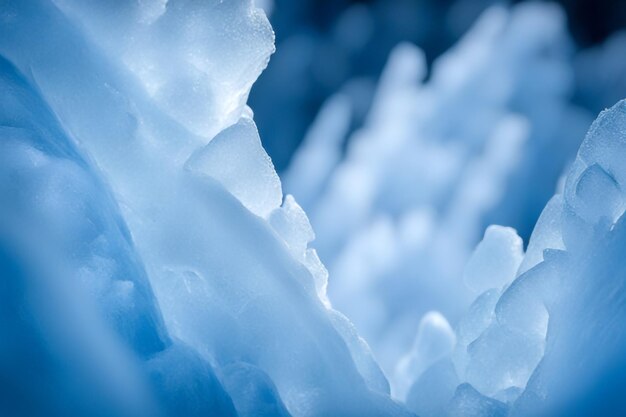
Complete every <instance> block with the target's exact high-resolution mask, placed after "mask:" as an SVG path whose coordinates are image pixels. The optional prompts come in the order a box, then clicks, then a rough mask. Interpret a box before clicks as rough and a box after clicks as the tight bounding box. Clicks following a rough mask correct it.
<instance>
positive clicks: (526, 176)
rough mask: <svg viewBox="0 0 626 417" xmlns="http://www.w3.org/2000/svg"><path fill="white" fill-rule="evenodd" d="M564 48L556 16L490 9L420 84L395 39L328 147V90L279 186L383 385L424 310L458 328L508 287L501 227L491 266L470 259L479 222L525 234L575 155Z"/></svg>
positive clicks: (513, 239) (339, 112) (338, 112)
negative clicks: (352, 123)
mask: <svg viewBox="0 0 626 417" xmlns="http://www.w3.org/2000/svg"><path fill="white" fill-rule="evenodd" d="M572 52H573V45H572V42H571V40H570V39H569V35H568V34H567V30H566V25H565V17H564V14H563V12H562V11H561V9H560V8H559V7H558V6H556V5H554V4H546V3H523V4H519V5H516V6H513V7H510V8H508V7H504V6H494V7H492V8H490V9H488V10H487V11H486V12H485V13H484V14H483V15H482V16H481V17H480V18H479V19H478V21H477V22H476V23H475V25H474V26H473V27H472V29H471V30H470V31H469V32H468V33H467V34H466V35H465V36H464V37H463V38H462V39H461V40H460V41H459V42H458V43H457V44H456V45H455V46H454V47H453V48H451V49H450V50H449V51H447V52H446V53H444V54H443V55H442V56H441V57H439V58H438V59H436V60H435V62H434V64H433V66H432V68H431V69H430V74H429V75H430V77H429V78H428V80H427V81H424V78H425V76H426V72H427V70H426V64H425V59H424V55H423V53H422V52H421V50H420V49H419V48H418V47H416V46H414V45H411V44H408V43H403V44H400V45H398V46H397V47H396V48H395V49H394V50H393V51H392V53H391V55H390V57H389V60H388V63H387V66H386V68H385V70H384V72H383V74H382V76H381V78H380V81H379V84H378V86H377V91H376V94H375V97H374V100H373V103H372V107H371V109H370V111H369V114H368V116H367V119H366V121H365V123H364V125H363V127H362V128H361V129H360V130H358V131H356V132H355V133H353V134H351V135H350V136H349V137H347V138H344V139H343V141H341V140H339V139H337V135H340V134H342V132H344V130H345V129H344V126H345V125H346V123H347V122H346V120H347V119H348V118H349V117H350V114H349V113H348V112H347V111H346V110H344V109H343V107H342V105H341V103H342V96H340V95H339V96H337V97H335V98H333V99H331V100H330V101H329V102H328V103H327V105H326V107H325V108H324V109H323V110H322V112H321V113H320V115H319V118H318V120H317V121H316V123H315V124H314V126H313V128H312V129H311V131H310V132H309V135H308V136H307V138H306V140H305V142H304V144H303V146H302V147H301V149H299V150H298V152H297V153H296V154H295V156H294V158H293V162H292V165H291V166H290V167H289V169H288V171H287V172H286V174H285V182H284V184H285V189H286V191H287V192H289V193H291V194H293V195H294V196H295V197H296V199H297V200H298V201H300V202H301V203H302V205H303V207H304V209H305V210H306V211H307V213H309V216H310V219H311V223H312V225H313V228H314V230H315V233H316V240H315V242H314V245H315V247H316V248H317V251H318V253H319V255H320V258H321V260H322V261H323V262H324V264H325V265H326V266H327V268H328V270H329V274H330V277H331V278H330V280H329V290H328V291H329V298H330V301H331V302H332V303H333V306H335V307H336V308H338V309H339V310H340V311H342V312H344V313H345V314H346V315H347V316H348V317H349V318H350V319H351V320H353V321H354V323H355V325H356V327H357V329H358V330H359V332H360V333H361V334H362V335H363V336H364V337H365V339H366V340H367V341H368V342H369V344H370V346H371V347H372V350H373V352H374V355H375V357H376V358H377V359H378V360H379V361H380V363H381V366H382V367H383V370H384V371H385V373H386V374H387V375H388V376H390V377H391V385H392V387H393V386H394V385H395V384H396V381H394V377H393V376H392V375H394V374H395V369H396V366H397V364H398V362H399V361H400V358H402V357H403V356H405V355H406V353H407V352H408V351H409V350H410V349H411V345H412V343H413V340H414V339H415V335H416V334H417V332H418V327H419V322H420V320H421V317H422V316H423V315H424V314H426V313H427V312H428V311H430V310H435V311H439V312H441V313H442V314H443V315H444V316H445V317H446V319H447V320H448V321H449V322H450V323H451V324H452V326H456V325H457V324H458V322H459V320H460V317H461V316H462V315H463V313H464V311H465V310H466V309H467V308H468V307H469V305H470V303H471V302H472V300H473V299H474V297H475V296H476V295H478V294H480V293H482V292H483V291H485V290H487V289H490V288H498V289H502V287H503V286H504V285H505V284H507V283H509V282H510V281H511V280H512V279H513V277H514V275H515V271H516V270H517V268H518V266H519V263H520V261H521V257H522V241H521V239H520V238H519V237H517V236H516V235H514V234H513V232H512V231H505V230H506V229H489V230H488V232H487V239H486V240H485V241H484V242H483V243H482V244H481V246H480V247H479V248H478V249H477V250H478V251H479V252H484V255H483V257H484V258H489V259H488V260H487V261H486V262H482V263H481V265H480V267H478V266H477V265H472V264H470V265H469V267H468V268H467V269H466V268H465V265H466V262H467V261H468V260H469V259H470V256H471V254H472V252H473V250H474V247H475V245H476V244H477V243H478V242H479V240H480V238H481V237H482V236H483V234H484V231H485V228H486V227H487V226H488V225H489V224H494V223H495V224H500V225H503V226H510V227H513V228H515V229H516V230H518V232H519V233H520V235H521V236H522V237H523V238H528V236H529V235H530V232H531V230H532V228H533V226H534V224H535V222H536V220H537V217H538V216H539V214H540V212H541V210H542V208H543V206H544V205H545V204H546V202H547V201H548V199H549V198H550V197H551V196H552V195H553V193H554V191H555V189H556V187H557V182H558V179H559V177H560V175H561V174H562V170H563V169H564V167H565V164H566V163H567V162H569V161H571V159H572V158H573V156H574V153H575V149H576V146H577V145H578V144H579V143H580V140H581V138H582V137H583V135H584V131H585V129H586V128H587V127H588V126H589V123H590V121H591V120H590V117H589V116H588V115H587V114H586V113H585V111H583V110H581V109H579V108H576V107H574V106H572V105H571V104H570V102H571V101H570V100H571V96H572V94H573V89H574V85H573V80H574V71H573V69H572V66H571V56H572ZM330 108H334V113H333V114H334V118H335V120H332V119H331V117H330V116H329V114H328V111H329V109H330ZM330 124H332V126H331V125H330ZM322 127H323V130H322ZM331 127H332V128H331ZM322 133H324V134H325V135H324V137H323V138H321V137H319V136H320V135H321V134H322ZM344 143H347V147H346V145H345V144H344ZM344 148H345V150H344ZM322 155H325V157H322ZM322 159H323V162H322ZM334 161H337V162H336V163H334ZM330 163H334V166H332V167H329V164H330ZM300 196H302V198H301V197H300ZM492 251H493V254H492ZM491 254H492V255H491ZM509 254H510V256H509ZM464 271H465V273H464ZM465 283H467V284H468V285H469V287H470V289H471V290H470V291H468V288H467V286H466V285H465ZM392 391H394V390H392Z"/></svg>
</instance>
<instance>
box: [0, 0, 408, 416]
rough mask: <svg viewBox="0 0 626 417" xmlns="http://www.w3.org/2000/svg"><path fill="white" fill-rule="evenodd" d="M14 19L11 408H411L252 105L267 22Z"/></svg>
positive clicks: (271, 411)
mask: <svg viewBox="0 0 626 417" xmlns="http://www.w3.org/2000/svg"><path fill="white" fill-rule="evenodd" d="M2 8H3V10H2V15H1V16H2V25H0V54H1V55H2V56H3V57H4V59H3V60H2V66H1V72H0V76H1V77H2V78H1V81H2V84H0V87H1V88H2V89H3V94H2V100H1V104H0V105H1V106H2V107H1V108H0V110H1V112H0V117H2V127H1V128H0V135H1V137H2V141H1V142H0V143H1V144H0V147H1V148H2V152H0V158H1V159H2V164H1V165H0V173H1V175H0V190H1V192H2V199H1V200H0V210H1V211H2V217H1V219H2V220H1V223H0V225H1V227H0V232H1V235H0V239H1V240H0V248H1V250H0V254H1V255H0V259H1V260H0V270H1V271H2V274H3V276H4V274H5V273H6V274H7V275H9V276H11V277H13V279H11V280H8V281H6V282H3V283H2V285H3V287H2V288H5V287H4V286H9V287H10V288H9V289H8V290H6V291H5V290H3V291H0V297H2V300H3V302H2V303H1V304H2V309H4V310H3V311H5V310H6V311H8V312H9V313H8V315H7V316H6V317H7V320H4V319H3V321H2V324H0V332H2V334H3V337H2V338H0V340H2V342H0V345H1V346H2V349H0V363H1V365H2V369H3V370H5V371H6V373H5V372H3V374H7V375H15V377H13V376H11V377H10V379H9V380H8V381H6V384H8V386H9V389H8V390H6V391H4V392H5V393H6V392H8V393H15V394H17V395H12V394H11V395H9V396H8V397H7V398H8V400H7V401H4V398H5V397H3V401H1V402H0V407H4V408H2V409H1V410H0V414H3V415H4V414H8V415H15V414H17V415H20V414H21V412H22V411H28V412H30V411H32V413H31V414H35V415H41V414H42V410H46V413H45V414H46V415H59V416H67V415H94V416H103V417H104V416H107V417H108V416H118V415H119V416H137V415H141V416H145V415H168V416H175V415H186V416H196V415H237V414H239V415H288V414H289V415H294V416H323V415H385V416H387V415H400V416H402V415H409V412H408V411H406V410H405V409H404V407H403V406H401V405H399V404H397V403H395V402H394V401H392V400H391V399H390V397H389V395H388V385H387V383H386V380H385V377H384V376H383V374H382V372H381V371H380V369H379V368H378V365H377V364H376V362H375V361H374V360H373V359H372V356H371V354H370V352H369V348H368V347H367V344H366V343H365V342H364V341H363V340H362V339H360V338H359V337H358V335H357V334H356V332H355V331H354V329H353V327H352V325H351V324H350V322H349V321H348V320H347V319H346V318H345V317H343V316H338V315H337V313H336V312H334V311H333V310H331V309H330V308H329V306H328V303H327V302H326V304H324V302H323V301H325V300H324V294H325V282H326V278H327V275H326V270H325V268H324V267H323V265H322V264H321V262H320V261H319V259H318V258H317V256H316V253H315V251H314V250H313V249H312V248H310V247H309V246H308V244H309V242H310V240H311V239H312V238H313V234H312V231H311V228H310V226H309V224H308V219H307V217H306V215H305V214H304V212H303V211H302V210H301V209H300V208H299V206H298V205H297V204H296V203H295V201H294V200H293V199H291V198H290V197H287V198H286V199H285V201H284V202H283V201H282V200H283V197H282V192H281V185H280V181H279V180H278V177H277V176H276V173H275V171H274V169H273V166H272V163H271V161H270V160H269V159H268V157H267V155H266V154H265V152H264V150H263V149H262V147H261V145H260V141H259V137H258V135H257V132H256V128H255V126H254V123H253V121H252V120H251V112H250V111H249V110H248V109H247V108H246V107H245V101H246V98H247V95H248V92H249V89H250V86H251V84H252V82H253V81H254V80H255V78H256V76H257V75H258V74H259V72H260V71H261V69H262V68H263V67H264V66H265V65H266V63H267V59H268V55H269V54H270V52H271V51H272V50H273V34H272V31H271V28H270V27H269V25H268V23H267V20H266V18H265V16H264V14H263V13H262V12H261V11H260V9H257V8H255V7H254V6H253V4H252V3H251V2H250V1H245V0H233V1H228V2H222V1H214V2H213V1H209V2H200V3H197V2H190V1H182V0H171V1H169V2H167V3H164V2H155V3H150V2H132V1H128V2H127V1H120V2H113V3H111V2H108V1H97V0H96V1H90V2H86V3H85V2H78V1H71V0H67V1H65V0H59V1H54V2H49V1H44V0H27V1H20V2H5V3H3V4H2ZM9 62H10V63H11V64H9ZM281 203H282V206H281ZM25 268H26V269H25ZM30 269H32V270H30ZM5 297H6V300H5ZM5 301H6V302H5ZM3 317H4V316H3ZM24 317H26V318H27V319H26V320H24ZM338 317H343V318H341V319H339V318H338ZM42 320H43V321H42ZM61 324H63V325H61ZM5 336H6V337H5ZM4 347H6V349H4ZM25 347H27V349H25ZM19 368H22V369H29V370H30V371H29V373H19V372H17V370H18V369H19ZM27 375H32V376H33V378H29V377H27ZM6 384H4V382H3V385H4V386H7V385H6ZM47 387H51V388H49V389H48V388H47ZM96 393H97V395H96ZM27 414H28V413H27Z"/></svg>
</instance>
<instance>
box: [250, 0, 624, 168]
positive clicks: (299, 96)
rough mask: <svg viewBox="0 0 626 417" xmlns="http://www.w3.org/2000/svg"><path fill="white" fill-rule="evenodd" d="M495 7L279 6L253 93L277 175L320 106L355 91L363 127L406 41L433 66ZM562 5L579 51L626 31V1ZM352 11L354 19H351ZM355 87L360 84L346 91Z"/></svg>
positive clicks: (421, 0) (457, 3)
mask: <svg viewBox="0 0 626 417" xmlns="http://www.w3.org/2000/svg"><path fill="white" fill-rule="evenodd" d="M495 3H498V2H497V1H494V0H358V1H357V0H274V4H273V9H272V12H271V14H270V21H271V23H272V26H273V27H274V31H275V33H276V48H277V52H276V54H275V55H274V56H273V57H272V59H271V61H270V64H269V66H268V68H267V69H266V71H265V72H264V73H263V74H262V75H261V77H260V78H259V80H258V82H257V83H256V84H255V85H254V87H253V89H252V92H251V95H250V100H249V103H250V106H251V107H252V109H253V110H254V112H255V120H256V122H257V125H258V128H259V132H260V134H261V138H262V139H263V143H264V146H265V148H266V149H267V151H268V153H269V154H270V156H271V157H272V160H273V161H274V164H275V165H276V168H277V170H278V171H279V172H280V171H282V170H284V169H285V168H286V167H287V165H288V162H289V159H290V158H291V155H292V154H293V152H294V150H295V149H296V148H297V146H298V145H299V143H300V142H301V140H302V139H303V137H304V135H305V133H306V131H307V129H308V127H309V125H310V124H311V122H312V121H313V119H314V118H315V115H316V114H317V112H318V110H319V108H320V106H321V105H322V103H323V102H324V100H325V99H327V98H328V97H329V96H330V95H331V94H333V93H336V92H337V91H339V90H341V89H344V90H347V91H348V94H349V95H351V96H352V99H353V100H352V101H353V105H354V107H355V114H354V121H353V122H354V124H355V126H356V125H359V123H360V122H361V121H362V119H363V117H364V115H365V113H366V111H367V108H368V104H369V99H370V97H371V93H372V92H373V90H374V87H375V83H376V79H377V77H378V76H379V74H380V72H381V70H382V68H383V66H384V64H385V61H386V59H387V56H388V54H389V52H390V50H391V49H392V48H393V47H394V46H395V45H397V44H398V43H399V42H401V41H410V42H412V43H415V44H417V45H418V46H420V47H421V48H422V49H423V50H424V52H425V54H426V58H427V61H428V63H429V64H430V63H432V61H433V59H434V58H436V57H437V56H439V55H440V54H441V53H442V52H444V51H445V50H446V49H448V48H449V47H450V46H451V45H452V44H453V43H454V42H455V41H456V40H458V39H459V37H460V36H462V35H463V33H465V31H466V30H467V29H468V28H469V27H470V26H471V24H472V23H473V22H474V21H475V19H476V18H477V17H478V16H479V15H480V13H481V12H482V11H483V10H484V9H485V8H487V7H488V6H490V5H492V4H495ZM500 3H502V2H500ZM514 3H517V2H514ZM558 3H559V4H561V6H562V7H563V9H564V10H565V12H566V14H567V19H568V27H569V30H570V33H571V35H572V37H573V39H574V41H575V43H576V46H577V47H578V48H587V47H590V46H593V45H596V44H599V43H601V42H603V41H604V40H606V38H607V37H608V36H609V35H611V34H612V33H614V32H615V31H617V30H620V29H624V28H626V0H560V1H558ZM348 10H351V11H352V12H353V13H346V11H348ZM347 15H348V17H346V16H347ZM361 21H364V22H366V23H367V24H361V23H359V22H361ZM346 22H347V23H346ZM364 27H367V28H369V29H368V30H367V31H365V32H367V33H366V34H365V35H363V34H359V31H360V28H364ZM341 28H343V29H341ZM341 30H343V31H344V34H345V32H346V31H347V32H348V33H349V34H350V36H355V37H356V39H359V37H362V38H363V39H367V40H366V41H364V42H363V43H362V44H359V45H358V46H357V47H355V46H354V45H345V44H342V42H341V41H340V39H341V35H338V33H339V32H341ZM624 59H626V57H625V58H624ZM349 80H353V81H354V80H357V81H358V82H352V86H350V85H348V86H346V82H347V81H349ZM277 115H278V116H277Z"/></svg>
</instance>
